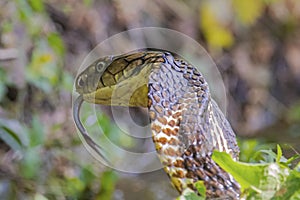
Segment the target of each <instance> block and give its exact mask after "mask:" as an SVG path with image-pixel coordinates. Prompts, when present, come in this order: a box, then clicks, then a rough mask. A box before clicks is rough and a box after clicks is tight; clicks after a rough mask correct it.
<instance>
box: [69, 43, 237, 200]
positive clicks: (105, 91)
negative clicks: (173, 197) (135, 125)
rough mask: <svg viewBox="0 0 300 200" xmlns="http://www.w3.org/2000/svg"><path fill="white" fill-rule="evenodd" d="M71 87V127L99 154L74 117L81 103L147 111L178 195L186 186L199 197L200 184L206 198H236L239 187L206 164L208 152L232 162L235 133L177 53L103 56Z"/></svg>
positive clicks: (197, 74)
mask: <svg viewBox="0 0 300 200" xmlns="http://www.w3.org/2000/svg"><path fill="white" fill-rule="evenodd" d="M75 85H76V91H77V92H78V93H79V94H80V96H79V97H78V98H77V99H76V101H75V104H74V106H73V115H74V119H75V124H76V125H77V127H78V129H79V130H80V132H81V134H82V135H83V136H84V138H85V140H86V142H87V143H88V144H89V145H90V146H91V147H92V148H93V149H94V150H96V151H97V152H98V153H99V154H100V155H102V153H101V147H99V146H98V145H97V144H96V143H95V142H94V141H93V140H92V139H91V138H90V137H89V135H88V133H87V131H86V130H85V128H84V127H83V125H82V123H81V121H80V119H79V110H80V106H81V104H82V102H83V101H86V102H88V103H94V104H102V105H110V106H130V107H147V108H148V110H149V112H148V113H149V118H150V123H151V131H152V138H153V142H154V144H155V148H156V151H157V153H158V156H159V158H160V161H161V163H162V165H163V166H164V170H165V171H166V173H167V174H168V176H169V177H170V179H171V182H172V184H173V185H174V187H175V188H176V189H177V190H178V191H179V193H182V192H183V191H184V190H185V189H187V188H190V189H192V190H194V191H195V192H196V193H197V194H198V195H200V194H199V193H198V191H197V189H196V187H195V183H196V182H197V181H203V183H204V185H205V187H206V196H207V198H220V199H239V196H240V186H239V184H238V183H237V182H236V181H235V180H234V178H233V177H232V176H231V175H230V174H229V173H227V172H225V171H224V170H223V169H222V168H221V167H219V166H218V165H217V164H216V163H215V162H214V161H213V160H212V153H213V151H214V150H217V151H224V152H227V153H229V154H230V155H231V157H232V158H233V159H235V160H237V159H238V154H239V148H238V146H237V142H236V138H235V134H234V132H233V130H232V128H231V126H230V124H229V122H228V121H227V119H226V118H225V117H224V115H223V113H222V112H221V111H220V109H219V108H218V106H217V104H216V103H215V101H214V100H213V99H212V98H211V95H210V91H209V87H208V83H207V82H206V81H205V79H204V77H203V76H202V74H201V73H200V72H199V71H198V70H197V69H196V68H195V67H194V66H193V65H191V64H189V63H188V62H187V61H186V60H184V59H183V58H181V57H180V56H179V55H177V54H174V53H172V52H168V51H163V50H157V49H140V50H136V51H133V52H129V53H126V54H122V55H117V56H106V57H103V58H100V59H98V60H97V61H95V62H94V63H92V64H91V65H90V66H88V67H87V68H86V69H85V70H84V71H83V72H81V73H80V74H79V75H78V76H77V78H76V83H75ZM102 156H103V155H102ZM103 157H104V156H103Z"/></svg>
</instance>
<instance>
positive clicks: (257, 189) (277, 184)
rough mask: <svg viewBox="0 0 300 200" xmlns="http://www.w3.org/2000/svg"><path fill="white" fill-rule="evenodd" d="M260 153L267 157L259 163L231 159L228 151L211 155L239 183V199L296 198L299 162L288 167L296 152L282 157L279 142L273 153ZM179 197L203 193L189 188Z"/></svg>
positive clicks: (299, 179) (299, 174) (297, 197)
mask: <svg viewBox="0 0 300 200" xmlns="http://www.w3.org/2000/svg"><path fill="white" fill-rule="evenodd" d="M263 152H265V153H267V155H268V156H267V157H266V160H265V161H264V160H261V162H262V163H245V162H240V161H234V160H233V159H232V158H231V156H230V155H229V154H227V153H225V152H218V151H215V152H214V153H213V157H212V158H213V160H214V161H215V162H216V163H217V164H218V165H219V166H220V167H222V168H223V169H224V170H225V171H227V172H229V173H230V174H231V175H232V176H233V177H234V178H235V180H236V181H237V182H238V183H239V184H240V186H241V192H242V198H243V199H249V200H250V199H264V200H268V199H269V200H275V199H299V198H300V188H299V182H300V170H299V167H300V162H299V163H298V164H297V165H296V167H294V168H291V167H290V166H291V162H292V161H294V160H296V159H297V158H299V157H300V155H297V156H293V157H291V158H290V159H286V158H284V157H283V156H282V150H281V147H280V146H279V145H277V154H276V153H274V152H272V151H270V152H272V153H270V152H269V151H263ZM198 190H199V189H198ZM204 197H205V196H204ZM180 198H181V199H203V196H202V197H197V196H196V194H195V193H193V192H191V191H190V190H189V192H186V194H183V195H182V196H181V197H180ZM180 198H178V199H180Z"/></svg>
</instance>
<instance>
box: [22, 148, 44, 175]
mask: <svg viewBox="0 0 300 200" xmlns="http://www.w3.org/2000/svg"><path fill="white" fill-rule="evenodd" d="M39 150H40V149H39V148H30V149H27V150H26V151H25V153H24V158H23V159H22V161H21V165H20V169H19V170H20V172H21V174H22V175H23V176H24V177H25V178H28V179H31V178H36V177H37V175H38V172H39V171H40V166H41V157H40V153H39Z"/></svg>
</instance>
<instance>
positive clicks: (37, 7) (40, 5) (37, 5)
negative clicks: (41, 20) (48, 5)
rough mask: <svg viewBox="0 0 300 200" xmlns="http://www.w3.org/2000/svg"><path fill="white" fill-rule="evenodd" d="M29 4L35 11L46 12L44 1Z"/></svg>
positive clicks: (29, 0)
mask: <svg viewBox="0 0 300 200" xmlns="http://www.w3.org/2000/svg"><path fill="white" fill-rule="evenodd" d="M28 3H29V4H30V6H31V8H32V9H33V10H34V11H37V12H42V11H44V4H43V1H42V0H28Z"/></svg>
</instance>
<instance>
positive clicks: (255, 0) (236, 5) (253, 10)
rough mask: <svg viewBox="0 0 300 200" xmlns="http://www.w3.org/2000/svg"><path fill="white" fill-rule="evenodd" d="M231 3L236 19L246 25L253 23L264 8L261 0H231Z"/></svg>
mask: <svg viewBox="0 0 300 200" xmlns="http://www.w3.org/2000/svg"><path fill="white" fill-rule="evenodd" d="M232 5H233V9H234V11H235V13H236V14H237V17H238V19H239V20H240V21H241V22H242V23H244V24H246V25H250V24H252V23H254V22H255V20H256V19H257V18H258V17H260V16H261V14H262V12H263V9H264V1H263V0H250V1H249V0H232Z"/></svg>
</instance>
